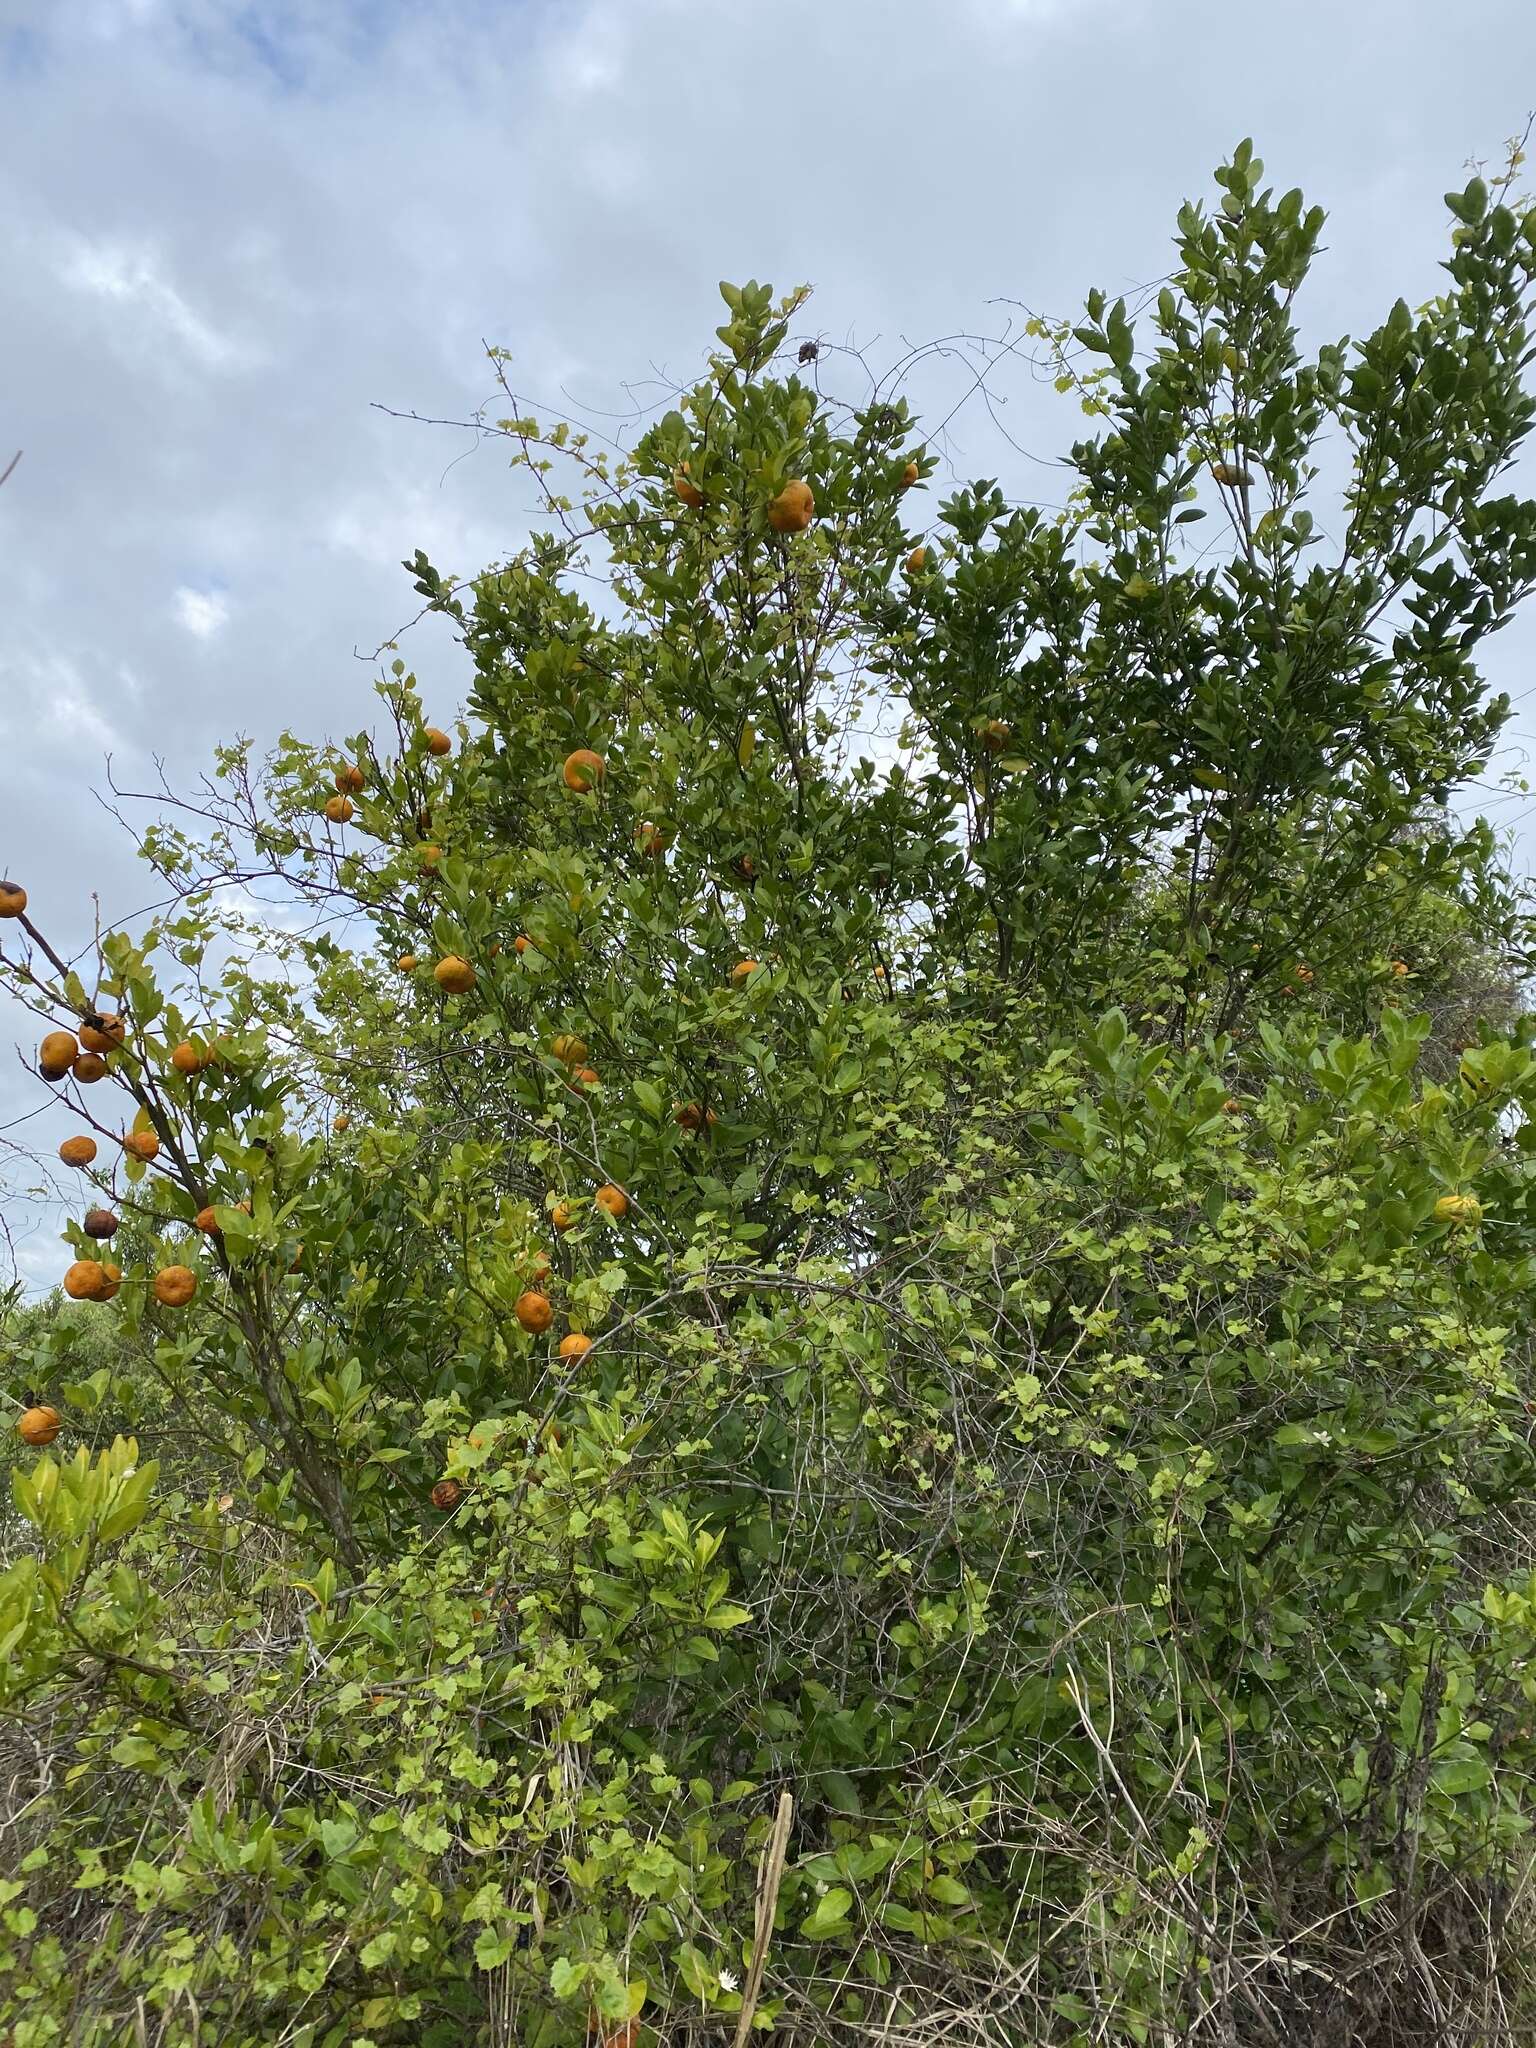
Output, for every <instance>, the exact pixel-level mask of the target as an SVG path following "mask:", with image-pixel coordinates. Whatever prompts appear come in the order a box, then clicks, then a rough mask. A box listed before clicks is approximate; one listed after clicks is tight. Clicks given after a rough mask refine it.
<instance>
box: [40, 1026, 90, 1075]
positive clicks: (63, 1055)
mask: <svg viewBox="0 0 1536 2048" xmlns="http://www.w3.org/2000/svg"><path fill="white" fill-rule="evenodd" d="M79 1051H80V1048H79V1046H78V1045H77V1044H76V1042H75V1034H74V1033H73V1031H50V1032H49V1033H48V1034H47V1036H46V1037H45V1038H44V1040H43V1042H42V1044H41V1045H40V1046H39V1047H38V1048H37V1067H38V1072H39V1073H40V1074H41V1075H42V1077H43V1079H44V1080H45V1081H62V1080H63V1078H64V1076H65V1075H66V1074H67V1073H68V1072H69V1070H70V1068H71V1067H72V1066H73V1065H74V1063H75V1058H76V1055H77V1054H78V1053H79Z"/></svg>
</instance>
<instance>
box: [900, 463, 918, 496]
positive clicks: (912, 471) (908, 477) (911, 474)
mask: <svg viewBox="0 0 1536 2048" xmlns="http://www.w3.org/2000/svg"><path fill="white" fill-rule="evenodd" d="M917 477H918V469H917V464H916V463H915V462H909V463H908V464H907V466H906V468H905V469H904V470H903V471H902V472H901V488H902V489H903V490H904V491H910V490H911V488H912V486H913V485H914V484H915V483H916V482H917Z"/></svg>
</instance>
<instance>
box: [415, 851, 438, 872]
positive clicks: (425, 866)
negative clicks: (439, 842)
mask: <svg viewBox="0 0 1536 2048" xmlns="http://www.w3.org/2000/svg"><path fill="white" fill-rule="evenodd" d="M417 855H418V858H419V859H420V861H421V866H422V872H423V873H424V874H428V875H430V874H432V873H434V872H435V870H436V868H437V864H438V862H439V861H440V860H441V859H442V857H443V849H442V848H441V847H440V846H422V847H418V848H417Z"/></svg>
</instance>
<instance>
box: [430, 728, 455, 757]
mask: <svg viewBox="0 0 1536 2048" xmlns="http://www.w3.org/2000/svg"><path fill="white" fill-rule="evenodd" d="M422 737H423V738H424V739H425V740H426V743H427V752H428V753H429V754H451V753H452V752H453V741H452V740H451V739H449V737H448V735H447V733H445V732H441V731H439V729H438V728H437V727H436V726H435V725H429V726H426V727H424V728H423V732H422Z"/></svg>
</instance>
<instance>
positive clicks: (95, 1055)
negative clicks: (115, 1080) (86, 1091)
mask: <svg viewBox="0 0 1536 2048" xmlns="http://www.w3.org/2000/svg"><path fill="white" fill-rule="evenodd" d="M69 1071H70V1072H71V1073H72V1074H73V1075H74V1077H75V1079H76V1080H77V1081H79V1082H82V1083H84V1084H87V1085H88V1084H89V1083H90V1082H92V1081H99V1080H100V1079H101V1078H102V1076H103V1075H104V1074H105V1073H106V1071H107V1063H106V1061H105V1060H104V1059H103V1058H102V1056H101V1054H100V1053H99V1052H83V1053H81V1055H80V1057H79V1059H77V1060H76V1061H75V1062H74V1063H73V1065H72V1066H71V1067H70V1070H69Z"/></svg>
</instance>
